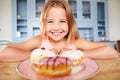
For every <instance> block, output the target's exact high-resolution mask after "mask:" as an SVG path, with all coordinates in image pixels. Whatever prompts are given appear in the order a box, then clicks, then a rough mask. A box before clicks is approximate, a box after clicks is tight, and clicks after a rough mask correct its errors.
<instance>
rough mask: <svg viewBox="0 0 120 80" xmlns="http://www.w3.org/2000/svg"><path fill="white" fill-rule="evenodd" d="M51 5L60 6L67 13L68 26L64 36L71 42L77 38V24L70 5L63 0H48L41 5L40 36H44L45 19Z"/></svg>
mask: <svg viewBox="0 0 120 80" xmlns="http://www.w3.org/2000/svg"><path fill="white" fill-rule="evenodd" d="M51 7H61V8H63V9H64V10H65V11H66V15H67V21H68V26H69V32H68V34H67V36H66V39H67V42H68V43H71V42H72V41H74V40H76V39H78V38H79V33H78V30H77V25H76V21H75V19H74V15H73V12H72V9H71V7H70V6H69V4H68V3H67V2H66V1H65V0H48V1H47V2H46V4H45V5H44V7H43V11H42V13H41V28H40V30H41V36H42V37H45V35H46V34H45V29H46V26H45V21H46V17H47V13H48V11H49V9H50V8H51Z"/></svg>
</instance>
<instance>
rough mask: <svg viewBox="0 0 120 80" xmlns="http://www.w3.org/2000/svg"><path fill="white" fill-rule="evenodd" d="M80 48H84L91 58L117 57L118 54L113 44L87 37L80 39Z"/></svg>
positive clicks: (87, 55) (86, 54)
mask: <svg viewBox="0 0 120 80" xmlns="http://www.w3.org/2000/svg"><path fill="white" fill-rule="evenodd" d="M77 42H78V43H80V44H79V45H77V43H76V45H77V47H78V48H80V49H82V50H83V52H84V54H85V56H86V57H88V58H91V59H112V58H117V57H118V54H117V51H116V50H115V49H113V48H112V47H111V46H109V45H107V44H105V43H102V42H90V41H88V40H85V39H79V40H78V41H77Z"/></svg>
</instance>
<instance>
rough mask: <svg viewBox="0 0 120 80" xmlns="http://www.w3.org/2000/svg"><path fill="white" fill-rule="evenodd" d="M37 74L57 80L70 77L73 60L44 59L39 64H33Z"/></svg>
mask: <svg viewBox="0 0 120 80" xmlns="http://www.w3.org/2000/svg"><path fill="white" fill-rule="evenodd" d="M33 65H34V70H35V72H36V73H37V74H40V75H42V76H46V77H51V78H56V77H62V76H66V75H69V74H70V73H71V70H72V66H73V63H72V60H70V59H69V58H67V57H61V56H56V57H49V58H48V57H46V58H42V59H41V60H40V61H39V63H38V64H33Z"/></svg>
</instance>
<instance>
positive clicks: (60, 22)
mask: <svg viewBox="0 0 120 80" xmlns="http://www.w3.org/2000/svg"><path fill="white" fill-rule="evenodd" d="M46 33H47V35H48V37H49V38H51V39H52V40H55V41H59V40H61V39H63V38H64V37H65V36H66V35H67V34H68V23H67V17H66V12H65V10H64V9H62V8H61V7H51V8H50V10H49V11H48V14H47V20H46Z"/></svg>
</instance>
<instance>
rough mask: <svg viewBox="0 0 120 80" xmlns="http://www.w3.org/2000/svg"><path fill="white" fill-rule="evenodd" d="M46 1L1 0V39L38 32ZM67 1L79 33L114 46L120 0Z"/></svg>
mask: <svg viewBox="0 0 120 80" xmlns="http://www.w3.org/2000/svg"><path fill="white" fill-rule="evenodd" d="M46 1H47V0H0V40H1V42H0V43H1V44H3V43H5V44H4V45H8V44H10V43H16V42H22V41H24V40H27V39H29V38H31V37H33V36H36V35H38V34H39V33H40V22H39V20H40V19H39V18H40V14H41V10H42V7H43V5H44V4H45V2H46ZM66 1H67V2H68V3H69V4H70V6H71V8H72V10H73V13H74V17H75V19H76V22H77V27H78V30H79V33H80V36H81V37H83V38H85V39H87V40H90V41H100V42H101V41H102V42H106V43H108V44H110V45H111V46H112V47H115V46H114V45H115V44H116V41H118V40H120V0H66ZM4 40H5V42H4ZM6 41H7V43H6Z"/></svg>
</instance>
